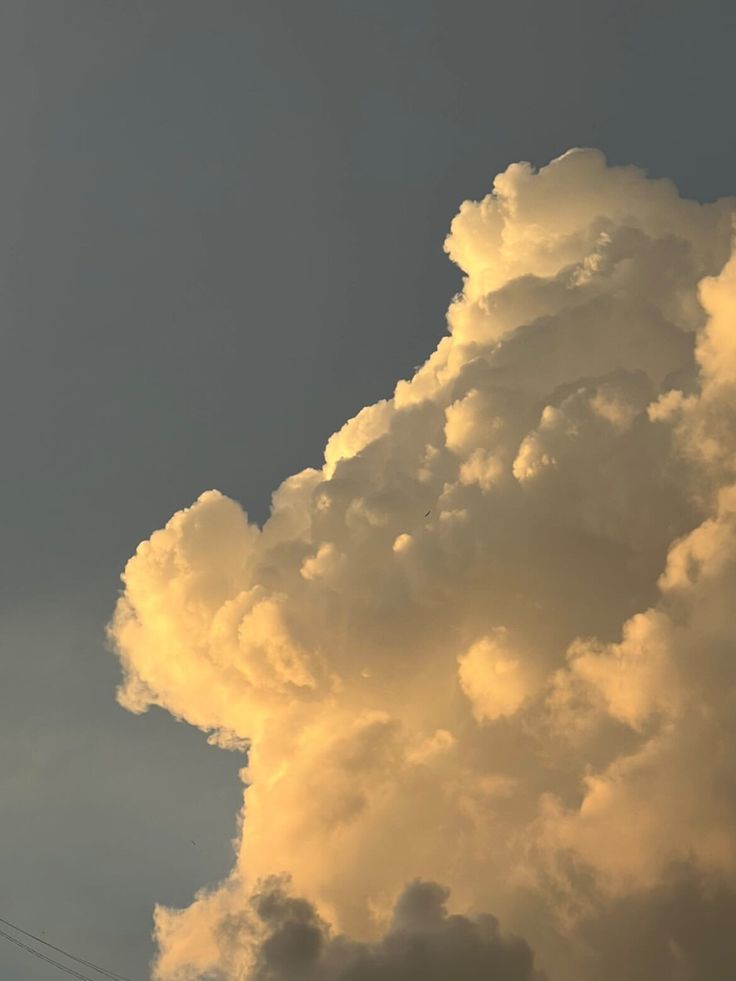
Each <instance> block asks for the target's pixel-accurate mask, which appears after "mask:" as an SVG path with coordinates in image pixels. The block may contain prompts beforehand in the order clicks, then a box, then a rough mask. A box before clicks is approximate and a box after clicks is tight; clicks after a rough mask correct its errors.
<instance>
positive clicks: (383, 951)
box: [216, 878, 545, 981]
mask: <svg viewBox="0 0 736 981" xmlns="http://www.w3.org/2000/svg"><path fill="white" fill-rule="evenodd" d="M446 899H447V890H445V889H443V888H442V887H441V886H438V885H436V884H434V883H425V882H414V883H412V884H410V885H409V886H408V887H407V888H406V890H405V891H404V893H403V894H402V895H401V896H400V897H399V899H398V901H397V903H396V905H395V907H394V910H393V914H392V917H391V921H390V923H389V924H388V926H387V929H386V933H385V934H384V936H382V937H381V938H380V939H378V940H377V941H376V942H374V943H358V942H356V941H354V940H351V939H350V938H348V937H344V936H340V935H337V936H335V935H334V934H333V932H332V931H331V930H330V927H329V924H327V923H325V922H324V920H323V919H322V918H321V917H320V916H319V914H318V913H317V911H316V910H315V908H314V906H313V905H312V904H310V903H309V902H307V901H306V900H304V899H301V898H296V897H294V896H292V895H291V894H290V893H289V891H288V882H284V881H283V880H279V879H278V878H272V879H269V880H266V881H265V882H264V883H262V884H260V885H259V886H258V887H257V888H256V890H255V892H254V894H253V895H252V896H251V897H250V899H249V902H248V904H247V907H246V908H244V909H243V911H242V912H241V914H240V915H239V916H238V917H237V918H232V919H230V920H229V921H224V922H222V923H221V924H220V926H219V928H218V931H217V941H216V942H217V945H218V964H219V968H218V970H219V972H220V975H219V976H225V977H241V976H242V971H243V968H244V965H246V966H245V970H246V971H247V972H248V976H249V977H251V978H253V981H397V979H399V978H400V979H402V981H446V979H447V978H456V977H457V978H464V979H467V981H545V979H544V976H543V975H541V974H539V973H538V972H537V971H536V970H535V969H534V963H533V962H534V957H533V954H532V952H531V950H530V948H529V946H528V945H527V944H526V943H525V942H524V941H523V940H520V939H518V938H516V937H510V936H509V937H507V936H504V935H503V934H502V933H501V932H500V930H499V926H498V922H497V921H496V920H495V919H494V917H492V916H488V915H484V916H478V917H472V918H468V917H465V916H458V915H454V916H450V915H448V913H447V909H446V907H445V900H446ZM243 955H245V959H243Z"/></svg>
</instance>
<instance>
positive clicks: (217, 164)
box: [0, 0, 736, 981]
mask: <svg viewBox="0 0 736 981" xmlns="http://www.w3.org/2000/svg"><path fill="white" fill-rule="evenodd" d="M735 31H736V7H735V6H734V5H733V4H732V3H729V2H726V0H724V2H711V0H707V2H705V3H699V4H696V3H694V2H689V3H688V2H677V0H661V2H653V0H651V2H650V0H636V2H628V0H625V2H621V0H616V2H613V0H610V2H609V0H594V2H590V0H588V2H583V0H545V2H542V0H537V2H532V0H513V2H505V0H504V2H490V0H485V2H482V0H476V2H469V0H401V2H396V0H315V2H304V0H291V2H289V0H262V2H250V0H198V2H192V0H4V2H3V3H2V5H0V76H1V79H2V81H1V83H0V125H1V126H2V137H3V142H2V146H3V154H2V181H0V213H1V222H0V277H1V278H0V309H1V311H2V328H1V329H2V336H3V339H4V341H3V351H2V359H1V361H0V372H2V383H1V384H0V399H1V400H2V414H1V416H0V419H1V422H0V425H1V426H2V462H3V480H2V482H1V483H0V498H1V500H2V507H1V513H2V515H3V519H2V523H1V525H0V536H1V539H0V563H1V566H0V569H1V572H0V586H1V593H0V601H1V603H2V620H1V622H0V639H1V642H2V655H1V657H2V659H1V662H0V672H1V674H0V679H1V681H0V700H1V702H0V706H1V707H0V727H1V732H2V742H1V745H2V766H1V768H0V788H2V789H1V790H0V819H1V822H2V825H1V826H2V847H0V881H1V882H2V889H1V890H0V892H1V894H2V900H1V901H0V917H4V918H6V919H9V920H12V921H14V922H16V923H19V924H20V925H21V926H24V927H25V928H26V929H29V930H32V931H34V932H40V931H42V930H44V931H45V932H46V936H47V937H48V938H50V939H52V940H53V941H54V942H56V943H59V944H61V945H62V946H65V947H68V948H70V949H72V950H73V951H75V952H77V953H79V954H81V955H82V956H84V957H88V958H91V959H92V960H97V961H98V962H101V963H103V964H105V965H107V966H109V967H110V968H112V969H113V970H115V971H118V972H122V973H125V974H127V975H129V976H130V977H131V978H135V979H139V978H140V979H142V978H144V977H146V976H147V964H148V961H149V959H150V957H151V955H152V951H153V947H152V943H151V940H150V931H151V911H152V908H153V905H154V903H155V902H156V901H162V902H165V903H168V904H172V905H185V904H187V903H188V902H189V901H190V899H191V897H192V895H193V893H194V891H195V890H196V889H197V888H199V887H200V886H202V885H203V884H205V883H207V882H214V881H216V880H217V879H219V878H221V877H222V876H223V875H224V874H225V872H226V871H227V869H228V868H229V866H230V864H231V848H230V839H231V838H232V837H233V836H234V834H235V831H236V819H237V813H238V809H239V807H240V803H241V799H242V792H241V788H240V785H239V781H238V770H239V768H240V767H241V766H242V764H243V760H242V758H240V757H238V756H237V754H229V753H226V752H223V751H222V750H217V749H214V748H211V747H209V746H207V744H206V742H205V739H204V737H203V736H202V735H201V734H200V733H198V732H195V731H194V730H191V729H189V728H188V727H186V726H184V725H182V724H177V723H176V722H175V721H174V720H172V719H171V718H170V717H169V716H168V715H165V714H164V713H162V712H159V711H158V710H154V711H153V712H151V713H149V714H148V715H146V716H143V717H140V718H136V717H133V716H131V715H129V714H127V713H126V712H124V711H123V710H122V709H121V708H120V707H119V706H118V705H117V704H116V702H115V698H114V693H115V686H116V684H117V681H118V674H119V671H118V664H117V662H116V660H115V658H114V657H113V656H112V655H111V654H110V653H109V652H108V651H107V650H106V649H105V644H104V627H105V624H106V622H107V621H108V619H109V617H110V615H111V612H112V608H113V605H114V603H115V599H116V596H117V593H118V590H119V575H120V572H121V570H122V568H123V565H124V563H125V561H126V560H127V558H128V557H129V556H130V555H131V554H132V553H133V552H134V550H135V547H136V545H137V544H138V542H139V541H141V540H142V539H144V538H146V537H147V536H148V535H149V534H150V533H151V531H152V530H153V529H155V528H157V527H160V526H161V525H162V524H163V523H164V522H165V521H166V520H167V519H168V518H169V516H170V515H171V514H172V513H173V512H174V511H175V510H177V509H179V508H181V507H184V506H186V505H188V504H190V503H191V502H192V501H193V500H194V499H195V498H196V497H197V496H198V495H199V494H200V493H201V492H202V491H204V490H206V489H208V488H212V487H216V488H218V489H220V490H222V491H223V492H225V493H227V494H229V495H231V496H232V497H234V498H236V499H237V500H239V501H240V502H242V504H243V505H244V507H245V508H246V509H247V511H248V512H249V514H250V515H251V516H252V517H253V518H254V519H255V520H257V521H262V520H263V519H264V518H265V516H266V515H267V514H268V507H269V497H270V493H271V491H272V490H273V489H274V488H275V487H276V486H277V485H278V483H279V482H280V481H281V480H282V479H283V478H284V477H286V476H287V475H288V474H290V473H293V472H296V471H297V470H299V469H301V468H303V467H306V466H310V465H315V466H319V465H320V462H321V452H322V449H323V446H324V443H325V441H326V439H327V437H328V436H329V435H330V434H331V433H332V432H334V431H335V430H336V429H338V428H339V427H340V425H341V424H342V422H343V421H344V420H345V419H347V418H348V417H349V416H351V415H353V414H354V413H355V412H356V411H357V410H358V409H359V408H361V407H362V406H363V405H366V404H368V403H370V402H373V401H375V400H376V399H378V398H381V397H384V396H387V395H388V394H390V392H391V390H392V387H393V383H394V382H395V380H396V379H397V378H399V377H406V376H408V375H409V373H410V372H411V369H412V366H413V365H414V364H416V363H417V362H419V361H422V360H423V359H424V358H425V357H426V355H427V354H428V353H429V351H430V350H432V349H433V348H434V346H435V345H436V342H437V339H438V337H439V336H440V335H441V334H442V333H443V331H444V330H445V321H444V313H445V310H446V307H447V303H448V300H449V298H450V297H451V295H452V294H453V293H454V292H455V291H456V290H457V289H458V287H459V282H460V280H459V273H458V271H457V269H456V268H455V267H453V266H451V264H450V263H449V261H448V259H447V257H446V256H445V255H444V253H443V250H442V243H443V239H444V237H445V234H446V232H447V230H448V227H449V222H450V220H451V218H452V216H453V214H454V213H455V211H456V209H457V206H458V204H459V203H460V201H461V200H463V199H465V198H477V197H479V196H482V195H483V194H484V193H486V192H487V190H488V189H489V187H490V182H491V180H492V178H493V176H494V175H495V174H496V173H497V172H498V171H500V170H503V169H504V168H505V167H506V165H507V164H508V163H510V162H512V161H515V160H529V161H531V162H532V163H533V164H535V165H540V164H544V163H546V162H547V161H549V160H550V159H551V158H552V157H555V156H557V155H558V154H560V153H561V152H562V151H564V150H565V149H567V148H568V147H571V146H575V145H594V146H598V147H600V148H601V149H603V150H604V152H605V153H606V155H607V156H608V159H609V160H610V161H611V162H613V163H637V164H639V165H641V166H643V167H645V168H647V169H648V170H649V171H650V173H652V174H653V175H656V176H658V175H665V174H666V175H667V176H669V177H671V178H673V179H674V180H675V182H676V183H677V185H678V187H679V189H680V191H681V192H682V193H684V194H686V195H689V196H693V197H696V198H699V199H701V200H711V199H713V198H715V197H717V196H720V195H723V194H727V193H734V192H736V166H735V164H736V135H734V128H733V125H732V122H731V115H732V105H731V103H732V98H733V96H732V93H733V38H734V36H735V35H734V32H735ZM192 841H194V842H196V844H192ZM1 940H2V938H0V941H1ZM3 943H4V944H5V945H4V946H2V947H0V974H2V976H3V977H7V978H13V979H14V981H35V979H38V981H42V979H46V978H47V977H48V978H52V977H54V976H57V974H56V972H55V971H54V969H53V968H51V967H49V966H47V965H44V964H42V963H41V962H39V961H36V960H35V959H32V958H30V957H29V956H28V955H25V954H23V953H22V952H20V951H18V950H16V948H14V947H11V946H10V945H9V944H7V943H5V942H4V941H3Z"/></svg>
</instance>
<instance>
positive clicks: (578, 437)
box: [110, 150, 736, 981]
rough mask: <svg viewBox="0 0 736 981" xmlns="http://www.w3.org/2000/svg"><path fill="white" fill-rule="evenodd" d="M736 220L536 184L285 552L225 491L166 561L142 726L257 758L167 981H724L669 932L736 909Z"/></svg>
mask: <svg viewBox="0 0 736 981" xmlns="http://www.w3.org/2000/svg"><path fill="white" fill-rule="evenodd" d="M735 213H736V202H735V201H734V200H731V199H728V200H722V201H718V202H715V203H713V204H705V205H701V204H698V203H695V202H691V201H685V200H683V199H681V198H680V197H679V195H678V193H677V191H676V189H675V188H674V186H673V185H672V184H671V183H670V182H668V181H652V180H649V179H648V178H647V177H646V175H645V174H643V173H642V172H641V171H640V170H638V169H636V168H634V167H625V168H621V167H608V166H607V165H606V162H605V160H604V158H603V157H602V155H601V154H600V153H598V152H597V151H593V150H574V151H571V152H570V153H567V154H565V155H564V156H563V157H560V158H559V159H557V160H555V161H553V162H552V163H551V164H549V165H548V166H547V167H544V168H542V169H541V170H539V171H538V172H535V171H534V170H533V169H532V168H531V167H530V166H529V165H527V164H514V165H512V166H510V167H509V168H508V169H507V170H506V171H505V172H504V173H503V174H501V175H499V176H498V177H497V178H496V180H495V182H494V188H493V192H492V193H491V194H489V195H488V196H487V197H486V198H485V199H484V200H483V201H481V202H470V201H466V202H465V203H464V204H463V205H462V206H461V208H460V211H459V214H458V215H457V216H456V218H455V219H454V221H453V222H452V227H451V231H450V235H449V237H448V239H447V242H446V250H447V252H448V254H449V256H450V257H451V259H452V260H453V261H454V262H456V263H457V264H458V265H459V266H460V268H461V269H462V270H463V273H464V286H463V291H462V293H461V294H460V295H459V296H457V297H455V298H454V299H453V301H452V303H451V306H450V309H449V313H448V325H449V333H448V334H447V335H446V336H445V337H444V338H443V339H442V340H441V342H440V343H439V345H438V347H437V350H436V351H434V352H433V353H432V354H431V355H430V356H429V358H428V359H427V361H426V363H425V364H424V365H423V366H421V367H420V368H419V369H418V370H417V372H416V374H415V375H414V377H413V378H411V379H410V380H403V381H400V382H399V383H398V384H397V386H396V390H395V393H394V397H393V398H392V399H390V400H385V401H382V402H379V403H377V404H376V405H373V406H368V407H366V408H364V409H363V410H362V411H361V412H360V413H358V415H357V416H356V417H355V418H354V419H352V420H350V421H349V422H348V423H346V425H345V426H344V427H343V428H342V429H341V430H340V431H339V432H338V433H336V434H334V435H333V436H331V437H330V439H329V441H328V443H327V448H326V451H325V464H324V466H323V467H322V468H321V469H314V470H305V471H303V472H301V473H299V474H296V475H295V476H293V477H290V478H289V479H288V480H286V481H285V482H284V483H283V484H282V485H281V487H279V488H278V489H277V491H276V492H275V494H274V496H273V505H272V514H271V517H270V519H269V520H268V522H267V523H266V524H265V525H264V527H263V528H261V529H259V528H257V527H255V526H253V525H251V524H250V523H249V521H248V518H247V516H246V514H245V513H244V512H243V510H242V509H241V507H240V505H238V504H237V503H235V502H234V501H231V500H229V499H227V498H226V497H224V496H223V495H221V494H220V493H218V492H217V491H208V492H206V493H204V494H203V495H202V496H201V497H200V498H199V500H198V501H196V502H195V503H194V504H193V505H192V507H191V508H188V509H186V510H184V511H181V512H179V513H178V514H176V515H174V517H173V518H172V519H171V520H170V521H169V523H168V524H167V525H166V527H165V528H164V529H162V530H160V531H157V532H156V533H155V534H154V535H152V537H151V539H150V540H149V541H147V542H144V543H143V544H142V545H141V546H139V548H138V550H137V552H136V554H135V556H133V558H132V559H131V560H130V561H129V563H128V565H127V567H126V570H125V573H124V576H123V579H124V585H125V590H124V593H123V595H122V597H121V598H120V600H119V602H118V605H117V609H116V611H115V616H114V620H113V622H112V624H111V626H110V634H111V637H112V639H113V641H114V643H115V645H116V648H117V650H118V652H119V654H120V658H121V663H122V666H123V670H124V674H125V681H124V684H123V686H122V688H121V691H120V700H121V702H122V704H123V705H125V706H126V707H128V708H130V709H131V710H132V711H144V710H145V709H146V708H147V707H148V706H150V705H160V706H162V707H164V708H166V709H167V710H168V711H170V712H171V713H172V714H174V715H175V716H177V717H178V718H181V719H185V720H186V721H188V722H189V723H191V724H192V725H195V726H198V727H200V728H201V729H203V730H205V731H206V732H208V733H210V734H211V738H213V739H215V740H217V741H219V742H221V743H222V744H223V745H225V746H231V747H235V746H243V745H245V744H247V745H248V746H249V759H248V766H247V771H246V773H245V780H246V783H247V789H246V790H245V804H244V820H243V823H242V838H241V841H240V843H239V846H238V853H237V859H236V863H235V867H234V869H233V872H232V874H231V876H230V877H229V878H228V879H227V881H225V882H224V883H222V884H221V885H220V886H219V887H217V888H215V889H214V890H211V891H206V892H203V893H202V894H200V895H199V896H197V897H196V899H195V901H194V902H193V904H192V905H191V906H190V907H189V908H188V909H186V910H183V911H174V910H169V909H165V908H159V909H157V911H156V930H157V937H158V941H159V949H160V955H159V959H158V963H157V967H156V972H157V974H156V976H157V977H158V978H159V979H161V981H164V979H168V981H184V979H193V978H197V977H201V976H205V975H206V976H212V977H217V978H222V979H255V981H268V979H273V981H278V979H281V981H286V979H288V978H297V977H298V978H309V979H325V981H339V979H342V978H345V979H348V978H353V977H356V978H357V977H360V978H366V979H371V981H380V979H384V978H385V979H386V981H389V979H394V978H406V979H409V978H414V977H415V976H421V977H422V978H423V981H434V978H435V974H433V973H432V970H435V969H436V970H437V971H440V967H439V966H437V967H436V968H432V969H431V970H430V968H426V965H425V968H421V970H424V971H425V973H424V974H421V975H415V974H412V973H411V971H412V970H419V969H420V968H419V967H417V965H416V964H415V963H414V962H413V961H412V960H411V958H412V957H413V956H414V954H411V953H410V952H411V951H415V952H416V951H417V950H420V949H421V950H424V951H425V954H426V956H427V958H429V959H428V960H427V961H426V963H430V964H435V965H440V966H441V970H442V971H443V972H444V973H438V974H437V975H436V976H437V978H438V979H439V978H440V977H442V978H445V979H446V978H447V977H449V976H450V975H449V974H448V973H447V972H448V971H452V972H454V973H453V974H452V976H453V978H455V979H456V981H469V979H475V978H481V977H483V978H486V977H487V978H489V979H491V978H498V979H499V981H501V979H503V981H522V979H527V981H530V979H532V978H538V977H541V976H542V975H541V974H536V973H535V970H536V969H535V968H534V967H533V965H532V954H531V952H530V948H531V949H533V950H534V953H535V957H536V959H535V963H536V964H537V969H538V970H540V971H541V970H544V971H545V972H547V974H548V976H549V977H550V978H551V979H555V981H613V978H614V977H615V978H619V977H622V976H626V977H627V978H631V979H636V978H642V979H644V978H646V979H647V981H653V978H654V975H651V974H646V971H647V970H655V969H654V968H647V966H646V965H647V964H656V965H658V966H657V968H656V970H657V971H660V972H663V973H659V974H658V975H657V979H658V981H659V978H662V979H663V981H664V979H665V978H673V979H674V978H681V979H683V981H684V979H686V978H692V979H697V981H700V979H701V978H704V977H705V976H706V975H705V973H703V972H704V971H705V970H706V968H704V967H703V966H702V965H703V963H706V962H704V961H702V960H700V961H698V960H697V958H698V957H701V958H702V957H704V956H707V952H706V954H703V953H702V951H701V949H700V947H698V948H697V949H695V948H693V949H691V948H690V947H688V943H689V940H688V937H689V936H690V935H689V934H688V933H687V931H684V933H683V935H682V936H680V934H677V935H675V933H673V932H672V931H674V930H676V922H677V917H674V916H673V917H671V920H667V919H666V918H664V919H663V917H661V916H659V917H658V914H657V912H656V911H657V910H659V909H664V908H667V909H670V907H671V904H672V903H674V902H676V901H677V902H682V903H684V902H685V900H684V899H682V900H680V899H673V898H672V897H680V896H684V895H687V897H688V899H687V902H688V903H691V904H692V903H696V902H701V900H700V899H698V898H697V897H698V896H701V893H702V897H703V898H702V903H708V902H711V903H712V902H715V900H714V899H713V896H715V895H718V896H719V897H720V896H721V895H724V896H726V897H728V898H727V899H724V900H723V902H724V903H725V902H732V900H731V898H730V897H731V895H732V890H733V889H735V888H736V795H734V791H733V789H732V788H733V787H736V772H735V770H734V762H733V761H734V760H735V759H736V729H734V726H733V722H732V719H733V713H734V709H735V708H736V686H735V682H736V658H735V657H734V641H733V619H732V608H733V599H732V597H733V596H734V595H736V387H735V386H736V257H732V234H733V231H732V228H733V226H732V223H733V220H734V214H735ZM427 512H429V514H427ZM274 876H281V877H282V878H277V879H274V878H273V877H274ZM283 876H287V877H288V879H286V878H283ZM417 880H421V882H422V883H424V884H423V885H422V884H417ZM412 883H414V884H413V885H412ZM429 883H440V884H441V886H436V885H430V884H429ZM445 889H449V890H450V893H449V898H448V893H447V892H446V891H445ZM678 890H680V891H679V892H678ZM719 890H720V891H719ZM693 896H695V897H696V898H695V899H693ZM718 902H721V899H718ZM448 903H449V904H450V905H449V908H450V909H456V910H459V911H461V912H462V913H463V916H457V917H455V918H453V916H452V915H450V914H449V913H448V906H447V904H448ZM667 903H670V906H667V905H666V904H667ZM657 904H659V905H657ZM689 908H690V907H688V909H689ZM699 908H700V907H699ZM703 908H705V907H703ZM708 908H710V907H708ZM729 908H730V907H729ZM633 909H636V910H637V911H638V912H637V914H636V917H635V918H634V919H636V918H638V920H640V921H641V922H649V920H648V919H647V917H650V918H651V922H652V924H654V925H653V926H652V927H651V929H650V931H649V934H648V935H647V937H648V939H647V943H648V944H650V945H651V949H650V948H649V947H647V948H646V950H644V949H643V948H642V949H640V950H633V949H632V952H631V957H632V962H631V965H630V966H627V964H626V963H624V964H623V967H622V962H621V957H622V956H624V955H623V954H622V953H621V950H620V948H621V944H620V942H619V931H620V929H621V924H622V923H624V922H630V920H631V918H632V917H633V914H631V913H630V911H631V910H633ZM642 910H643V911H644V912H642ZM478 911H491V912H492V913H493V914H494V915H496V916H498V917H499V920H500V924H501V928H500V929H499V927H498V925H497V924H496V922H495V920H492V919H491V918H488V917H485V918H484V916H481V915H480V914H479V913H478ZM626 917H629V918H630V920H627V919H626ZM668 924H669V925H668ZM672 924H675V925H672ZM507 930H508V931H511V932H513V934H515V935H517V936H521V937H524V938H525V942H522V941H521V940H515V939H512V938H511V937H510V936H508V935H507V934H506V933H505V931H507ZM458 931H459V932H458ZM658 931H659V932H658ZM681 932H682V931H681ZM593 934H595V936H596V938H597V939H596V942H595V944H592V943H591V942H589V940H587V939H586V938H589V937H590V936H592V935H593ZM461 935H462V936H463V937H464V938H465V939H464V940H463V942H462V943H460V942H458V937H459V936H461ZM348 937H349V938H350V939H348ZM526 942H528V945H529V946H527V943H526ZM427 952H429V953H427ZM430 954H431V956H430ZM417 956H418V955H417ZM423 956H424V955H423ZM708 956H709V955H708ZM647 957H649V961H646V958H647ZM402 958H403V959H402ZM617 958H618V959H617ZM657 958H659V960H657ZM667 958H670V960H667ZM637 959H638V960H637ZM642 959H644V960H642ZM423 963H424V962H423ZM356 965H358V966H360V965H362V966H361V968H360V969H361V970H363V972H364V973H353V974H351V973H350V972H351V971H354V972H355V971H357V970H358V968H357V967H356ZM452 965H454V967H453V966H452ZM642 965H643V966H642ZM622 970H623V972H624V973H623V974H621V973H620V972H621V971H622ZM402 971H403V972H404V973H401V972H402ZM481 971H485V972H486V973H481ZM637 971H640V972H641V971H644V972H645V973H636V972H637ZM678 971H679V972H680V973H677V972H678ZM688 971H690V973H687V972H688ZM208 972H209V973H208ZM300 972H301V973H300ZM309 972H311V973H309ZM392 972H393V973H392ZM698 972H700V973H698ZM719 977H720V975H719ZM724 977H725V975H724Z"/></svg>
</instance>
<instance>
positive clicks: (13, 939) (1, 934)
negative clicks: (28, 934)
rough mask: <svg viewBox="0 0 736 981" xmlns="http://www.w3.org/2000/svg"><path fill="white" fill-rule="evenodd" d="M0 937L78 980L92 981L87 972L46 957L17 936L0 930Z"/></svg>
mask: <svg viewBox="0 0 736 981" xmlns="http://www.w3.org/2000/svg"><path fill="white" fill-rule="evenodd" d="M0 937H5V939H6V940H9V941H10V942H11V944H16V946H18V947H21V948H22V949H23V950H27V951H28V953H29V954H33V956H34V957H40V958H41V960H42V961H46V963H47V964H53V965H54V967H58V968H59V970H60V971H66V973H67V974H71V975H72V977H75V978H79V979H80V981H93V979H92V978H91V977H90V976H89V975H88V974H80V973H79V971H75V970H74V968H73V967H66V966H65V965H64V964H60V963H59V962H58V961H55V960H54V959H53V957H47V956H46V954H42V953H41V951H40V950H34V949H33V947H29V946H28V944H24V943H23V941H22V940H18V938H17V937H11V936H10V934H9V933H6V932H5V931H4V930H0Z"/></svg>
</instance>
